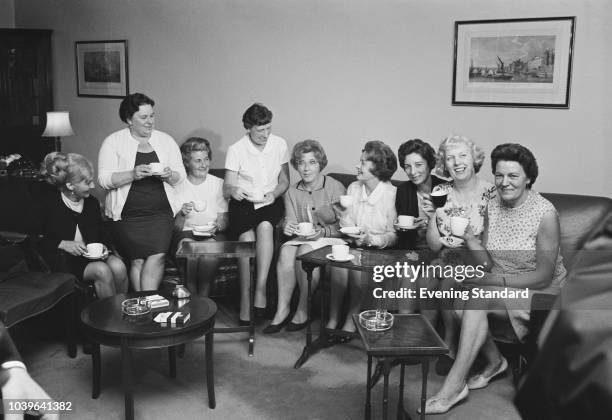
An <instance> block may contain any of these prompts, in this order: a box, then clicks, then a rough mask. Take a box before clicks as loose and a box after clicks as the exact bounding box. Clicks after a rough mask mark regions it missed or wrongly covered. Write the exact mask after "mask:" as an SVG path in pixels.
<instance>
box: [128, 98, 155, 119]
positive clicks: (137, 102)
mask: <svg viewBox="0 0 612 420" xmlns="http://www.w3.org/2000/svg"><path fill="white" fill-rule="evenodd" d="M141 105H151V106H155V101H154V100H153V99H151V98H149V97H148V96H147V95H145V94H143V93H132V94H131V95H128V96H126V97H125V98H123V100H122V101H121V105H119V118H121V121H123V122H124V123H127V120H128V119H129V118H132V115H134V113H135V112H136V111H138V109H139V108H140V106H141Z"/></svg>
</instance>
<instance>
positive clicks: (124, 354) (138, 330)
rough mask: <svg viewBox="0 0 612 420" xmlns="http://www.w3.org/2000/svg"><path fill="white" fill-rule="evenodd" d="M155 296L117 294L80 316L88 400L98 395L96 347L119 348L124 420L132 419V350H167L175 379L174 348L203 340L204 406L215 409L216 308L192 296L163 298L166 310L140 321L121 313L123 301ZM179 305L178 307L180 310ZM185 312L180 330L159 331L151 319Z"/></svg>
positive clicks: (98, 377)
mask: <svg viewBox="0 0 612 420" xmlns="http://www.w3.org/2000/svg"><path fill="white" fill-rule="evenodd" d="M156 293H157V292H138V293H129V294H119V295H116V296H113V297H109V298H106V299H101V300H98V301H96V302H93V303H91V304H90V305H89V306H87V307H86V308H85V309H84V310H83V312H82V313H81V321H82V323H83V325H84V332H85V335H86V336H87V337H88V338H89V339H90V340H91V341H92V343H93V349H92V353H91V357H92V363H93V378H92V381H93V389H92V398H98V396H99V395H100V369H101V366H100V345H105V346H111V347H119V348H121V358H122V371H123V388H124V395H125V418H126V419H129V420H131V419H133V418H134V397H133V379H132V355H131V350H132V349H154V348H160V347H168V356H169V362H170V376H171V377H173V378H174V377H176V347H175V346H178V345H180V344H184V343H188V342H190V341H193V340H195V339H197V338H199V337H201V336H203V335H204V336H205V353H206V385H207V389H208V406H209V407H210V408H215V405H216V402H215V388H214V372H213V327H214V324H215V314H216V313H217V305H215V303H214V302H213V301H212V300H210V299H208V298H204V297H198V296H194V297H192V298H190V299H186V300H184V301H182V302H180V303H179V301H178V300H177V299H175V298H172V297H168V296H166V298H167V299H168V300H169V301H170V306H169V307H166V308H160V309H155V310H153V311H151V313H149V314H147V315H144V316H141V317H129V316H127V315H124V314H123V313H122V311H121V302H123V301H124V300H125V299H129V298H133V297H139V296H145V295H150V294H156ZM181 303H182V306H180V305H181ZM179 310H180V311H183V312H187V311H188V312H189V313H190V315H191V319H190V320H189V321H188V322H187V324H186V325H185V326H184V327H162V326H161V325H160V324H158V323H157V322H155V321H153V318H154V317H155V315H156V314H158V313H159V312H170V311H179Z"/></svg>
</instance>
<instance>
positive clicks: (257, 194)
mask: <svg viewBox="0 0 612 420" xmlns="http://www.w3.org/2000/svg"><path fill="white" fill-rule="evenodd" d="M263 199H264V193H263V191H262V190H258V189H254V190H253V191H251V200H253V201H263Z"/></svg>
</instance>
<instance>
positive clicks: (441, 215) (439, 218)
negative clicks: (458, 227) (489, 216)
mask: <svg viewBox="0 0 612 420" xmlns="http://www.w3.org/2000/svg"><path fill="white" fill-rule="evenodd" d="M438 188H441V189H445V190H446V191H448V196H447V199H446V204H445V205H444V207H440V208H438V209H436V224H437V226H438V230H439V231H440V235H441V236H450V235H451V227H450V218H451V217H452V216H461V217H466V218H468V219H469V220H470V226H471V227H472V230H473V231H474V235H475V236H478V235H480V234H481V233H482V231H483V230H484V217H485V214H486V211H487V205H488V204H489V201H490V200H491V199H492V198H494V197H496V195H497V194H496V191H495V186H494V185H493V184H491V183H490V182H487V181H484V180H482V179H480V178H478V185H477V186H476V188H477V190H478V199H477V200H476V201H473V202H470V203H465V202H460V201H459V200H458V199H457V195H456V191H455V189H454V188H453V183H452V182H449V183H445V184H440V185H439V186H438Z"/></svg>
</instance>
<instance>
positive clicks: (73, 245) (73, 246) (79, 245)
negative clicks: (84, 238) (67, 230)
mask: <svg viewBox="0 0 612 420" xmlns="http://www.w3.org/2000/svg"><path fill="white" fill-rule="evenodd" d="M57 247H58V248H59V249H61V250H63V251H66V252H67V253H69V254H70V255H74V256H75V257H79V256H81V255H83V254H85V253H86V252H87V247H86V246H85V244H84V243H83V242H77V241H61V242H60V243H59V245H58V246H57Z"/></svg>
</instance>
